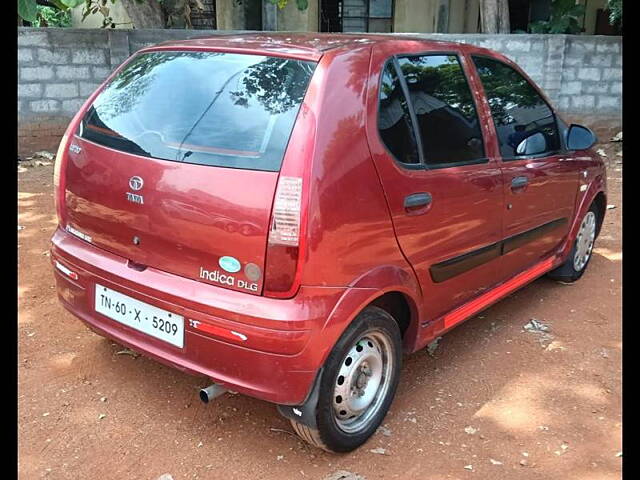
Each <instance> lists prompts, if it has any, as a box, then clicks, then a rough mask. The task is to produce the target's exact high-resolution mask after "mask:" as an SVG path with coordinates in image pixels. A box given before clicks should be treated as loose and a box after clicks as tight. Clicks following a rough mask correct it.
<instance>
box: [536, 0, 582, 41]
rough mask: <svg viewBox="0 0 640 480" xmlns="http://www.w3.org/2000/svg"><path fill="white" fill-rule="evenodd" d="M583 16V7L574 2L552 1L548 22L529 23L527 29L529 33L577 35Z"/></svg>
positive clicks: (572, 0)
mask: <svg viewBox="0 0 640 480" xmlns="http://www.w3.org/2000/svg"><path fill="white" fill-rule="evenodd" d="M583 15H584V5H576V2H575V0H553V1H552V2H551V15H550V16H549V20H542V21H538V22H533V23H530V24H529V28H530V30H531V33H568V34H577V33H580V30H581V29H582V28H581V27H580V19H581V18H582V16H583Z"/></svg>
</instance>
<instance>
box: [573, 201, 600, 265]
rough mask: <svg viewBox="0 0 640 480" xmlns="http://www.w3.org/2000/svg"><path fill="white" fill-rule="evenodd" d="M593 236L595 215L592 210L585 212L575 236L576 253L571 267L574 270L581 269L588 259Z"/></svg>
mask: <svg viewBox="0 0 640 480" xmlns="http://www.w3.org/2000/svg"><path fill="white" fill-rule="evenodd" d="M595 238H596V215H595V213H593V212H587V214H586V215H585V216H584V219H583V220H582V224H581V225H580V230H579V231H578V237H577V238H576V253H575V255H574V256H573V268H574V269H575V270H576V272H579V271H581V270H582V269H583V268H584V267H585V265H586V264H587V262H588V261H589V258H590V257H591V251H592V250H593V242H594V240H595Z"/></svg>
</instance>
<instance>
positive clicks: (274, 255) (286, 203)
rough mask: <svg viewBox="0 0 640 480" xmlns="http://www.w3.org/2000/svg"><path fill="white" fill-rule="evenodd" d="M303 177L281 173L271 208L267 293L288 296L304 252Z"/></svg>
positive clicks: (265, 288) (273, 295)
mask: <svg viewBox="0 0 640 480" xmlns="http://www.w3.org/2000/svg"><path fill="white" fill-rule="evenodd" d="M301 205H302V178H299V177H286V176H281V177H280V178H279V179H278V186H277V187H276V197H275V199H274V202H273V211H272V212H271V228H270V229H269V241H268V243H267V260H266V267H265V283H264V290H265V291H264V293H265V295H266V296H270V297H286V296H289V294H291V293H295V292H291V290H292V287H293V284H294V281H295V277H296V270H297V267H298V257H299V252H300V214H301Z"/></svg>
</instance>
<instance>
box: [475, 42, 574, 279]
mask: <svg viewBox="0 0 640 480" xmlns="http://www.w3.org/2000/svg"><path fill="white" fill-rule="evenodd" d="M471 58H472V63H473V64H474V65H475V68H476V70H477V74H478V75H477V77H478V78H479V80H480V82H481V84H482V87H481V88H483V89H484V93H485V95H486V100H487V101H488V110H489V111H490V114H491V116H492V118H493V127H494V128H495V132H496V134H495V135H494V136H492V137H493V139H494V141H496V142H497V151H498V152H499V155H500V157H501V169H502V175H503V188H504V199H505V207H506V208H505V211H504V226H503V236H504V245H503V252H502V253H503V256H502V267H503V271H504V274H505V276H507V277H511V276H513V275H515V274H516V273H518V272H519V271H521V270H524V269H526V268H528V267H530V266H531V265H533V264H535V263H537V262H538V261H540V260H541V259H542V258H544V257H545V256H547V255H549V254H550V253H551V252H552V251H554V250H555V249H557V247H558V246H559V244H560V243H561V242H562V240H563V239H564V238H565V236H566V235H567V233H568V231H569V225H570V223H571V219H572V218H573V211H574V208H575V200H576V195H577V190H578V183H579V178H578V170H577V169H576V166H575V164H574V163H575V162H571V161H570V159H569V158H566V156H565V155H563V151H564V147H563V145H564V140H563V139H562V138H561V134H560V130H559V128H558V122H557V119H556V116H555V114H554V112H553V110H552V108H551V107H550V106H549V103H548V102H547V100H546V99H545V98H544V96H543V95H542V94H541V93H540V92H539V91H538V89H537V88H536V87H535V86H534V85H533V83H532V82H530V81H529V80H528V79H527V78H526V76H525V75H524V74H523V73H522V72H520V71H519V70H518V69H517V68H516V67H515V66H512V65H510V64H507V63H506V62H502V61H500V60H498V59H497V58H495V57H493V56H491V57H490V56H486V55H480V54H472V55H471ZM505 60H506V59H505Z"/></svg>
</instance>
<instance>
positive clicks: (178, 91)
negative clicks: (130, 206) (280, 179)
mask: <svg viewBox="0 0 640 480" xmlns="http://www.w3.org/2000/svg"><path fill="white" fill-rule="evenodd" d="M315 65H316V64H315V63H312V62H304V61H301V60H292V59H285V58H276V57H269V56H263V55H244V54H236V53H218V52H191V51H162V52H149V53H143V54H140V55H137V56H135V57H134V58H133V59H131V61H130V62H129V63H128V64H127V65H125V67H124V68H123V69H122V70H121V71H120V72H119V73H118V74H117V75H116V76H115V77H114V78H113V79H112V80H111V81H110V83H109V84H108V85H107V86H106V87H105V88H104V90H103V91H102V92H100V94H99V95H98V96H97V97H96V99H95V100H94V101H93V104H92V105H91V107H90V108H89V109H88V111H87V114H86V115H85V117H84V119H83V121H82V126H81V132H80V135H81V136H82V137H83V138H86V139H87V140H91V141H93V142H95V143H98V144H100V145H104V146H107V147H110V148H113V149H116V150H120V151H123V152H127V153H133V154H136V155H141V156H147V157H153V158H158V159H162V160H171V161H177V162H185V163H196V164H200V165H211V166H219V167H232V168H243V169H251V170H268V171H278V170H279V169H280V164H281V163H282V158H283V156H284V152H285V150H286V147H287V142H288V141H289V135H290V134H291V131H292V129H293V124H294V122H295V119H296V116H297V114H298V110H299V107H300V104H301V103H302V99H303V97H304V95H305V93H306V90H307V85H308V84H309V81H310V79H311V76H312V74H313V71H314V69H315Z"/></svg>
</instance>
